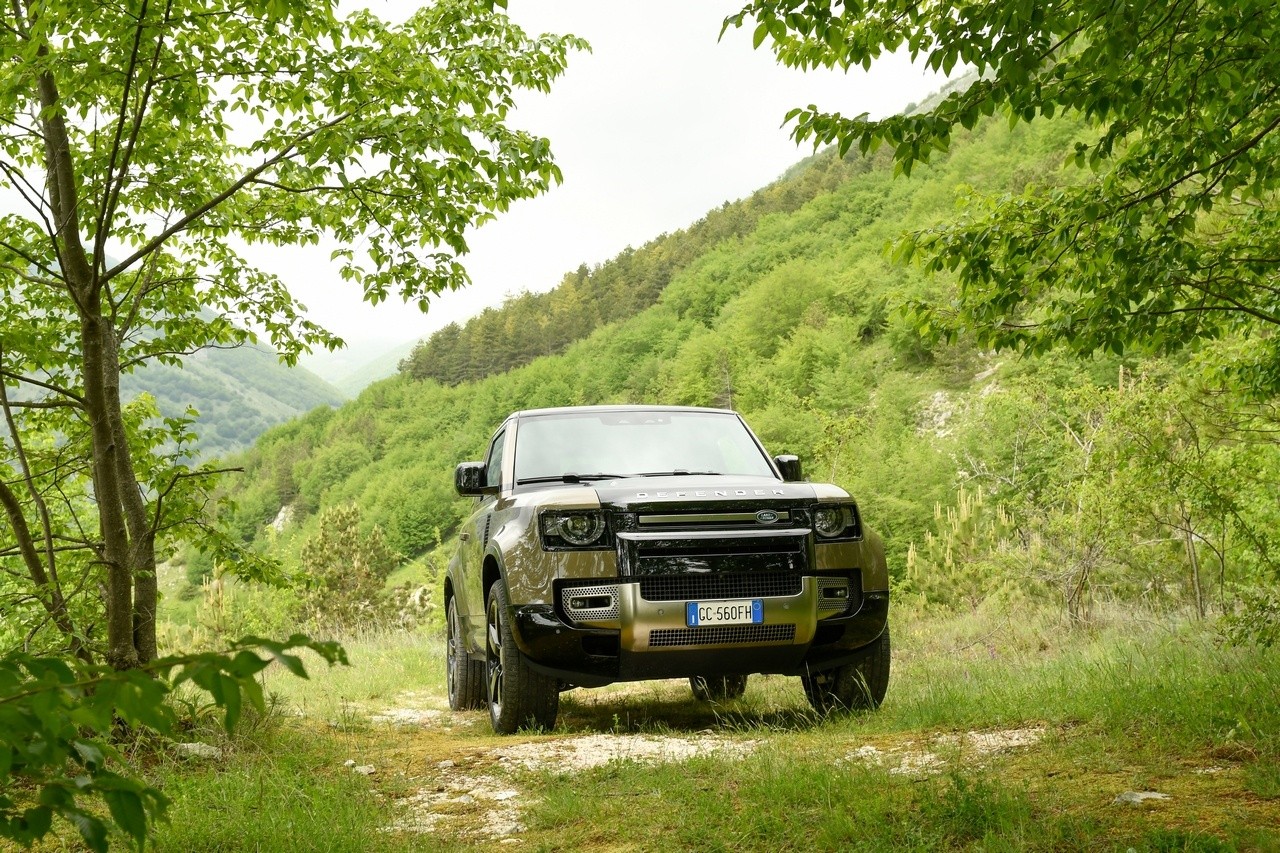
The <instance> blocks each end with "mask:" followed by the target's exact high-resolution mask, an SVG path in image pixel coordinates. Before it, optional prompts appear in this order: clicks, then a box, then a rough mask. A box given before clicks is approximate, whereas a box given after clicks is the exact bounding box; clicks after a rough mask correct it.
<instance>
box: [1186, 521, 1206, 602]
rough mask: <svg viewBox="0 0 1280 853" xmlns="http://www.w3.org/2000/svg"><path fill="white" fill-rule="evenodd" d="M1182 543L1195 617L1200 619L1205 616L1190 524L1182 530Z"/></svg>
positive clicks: (1198, 567) (1198, 562) (1198, 568)
mask: <svg viewBox="0 0 1280 853" xmlns="http://www.w3.org/2000/svg"><path fill="white" fill-rule="evenodd" d="M1182 537H1183V538H1182V541H1183V544H1184V545H1185V546H1186V549H1187V559H1188V560H1189V561H1190V562H1191V592H1192V594H1193V595H1194V596H1195V600H1196V615H1197V616H1199V617H1200V618H1201V619H1203V618H1204V615H1205V607H1204V590H1203V589H1202V588H1201V586H1200V558H1199V556H1198V555H1197V554H1196V542H1195V537H1194V536H1193V535H1192V533H1191V524H1190V523H1189V522H1188V523H1187V524H1185V525H1183V528H1182Z"/></svg>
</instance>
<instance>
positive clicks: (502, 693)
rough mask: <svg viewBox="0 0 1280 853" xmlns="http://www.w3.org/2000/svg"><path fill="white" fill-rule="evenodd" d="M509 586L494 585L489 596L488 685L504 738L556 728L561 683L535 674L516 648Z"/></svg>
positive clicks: (492, 709) (495, 721)
mask: <svg viewBox="0 0 1280 853" xmlns="http://www.w3.org/2000/svg"><path fill="white" fill-rule="evenodd" d="M507 607H508V600H507V587H506V585H505V584H504V583H503V582H502V579H501V578H499V579H498V580H496V581H494V582H493V586H491V587H489V594H488V595H487V596H486V597H485V686H486V695H487V697H488V701H489V721H490V722H491V723H493V730H494V731H495V732H497V733H498V734H500V735H509V734H512V733H513V732H516V731H518V730H519V729H522V728H528V729H553V728H555V725H556V714H557V713H559V711H560V683H559V682H558V681H557V680H556V679H554V678H550V677H548V676H545V675H543V674H541V673H539V672H536V671H534V669H533V667H531V666H529V664H528V662H527V661H526V660H525V659H524V656H523V655H521V654H520V650H519V649H518V648H517V647H516V639H515V635H514V634H513V633H512V632H511V624H510V622H509V621H508V619H507Z"/></svg>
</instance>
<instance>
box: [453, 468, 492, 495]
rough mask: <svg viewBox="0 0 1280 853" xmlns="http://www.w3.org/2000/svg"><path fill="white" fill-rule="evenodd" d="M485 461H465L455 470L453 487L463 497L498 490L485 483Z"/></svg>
mask: <svg viewBox="0 0 1280 853" xmlns="http://www.w3.org/2000/svg"><path fill="white" fill-rule="evenodd" d="M484 473H485V472H484V463H483V462H463V463H462V464H461V465H459V466H458V467H457V468H455V469H454V471H453V487H454V488H455V489H457V490H458V494H460V495H462V496H463V497H476V496H479V495H486V494H492V493H493V492H496V491H497V488H496V487H494V486H489V485H487V484H486V483H485V481H484V480H485V477H484Z"/></svg>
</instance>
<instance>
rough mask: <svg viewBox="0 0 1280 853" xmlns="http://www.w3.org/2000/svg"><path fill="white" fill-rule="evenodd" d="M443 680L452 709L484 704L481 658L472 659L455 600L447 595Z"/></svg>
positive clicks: (463, 708)
mask: <svg viewBox="0 0 1280 853" xmlns="http://www.w3.org/2000/svg"><path fill="white" fill-rule="evenodd" d="M445 650H446V653H447V654H448V660H447V661H446V663H445V681H446V683H447V684H448V687H449V707H450V708H452V709H453V710H455V711H474V710H477V709H479V708H483V707H484V699H485V696H484V662H483V661H478V660H472V659H471V656H470V655H468V654H467V645H466V642H465V641H464V640H463V639H462V618H461V617H460V616H459V615H458V600H457V599H456V598H454V597H452V596H450V597H449V607H448V609H447V610H446V616H445Z"/></svg>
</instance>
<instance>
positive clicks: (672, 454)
mask: <svg viewBox="0 0 1280 853" xmlns="http://www.w3.org/2000/svg"><path fill="white" fill-rule="evenodd" d="M695 471H696V472H702V473H711V474H731V475H747V476H753V477H775V476H776V475H775V474H774V473H773V469H772V468H771V467H770V465H769V460H768V459H767V458H766V457H765V455H764V453H763V452H762V451H761V449H760V446H759V445H758V444H756V441H755V439H754V438H753V437H752V435H751V432H750V431H749V430H748V429H747V427H746V425H745V424H743V423H742V421H741V420H740V419H739V418H738V417H737V416H736V415H733V414H729V413H719V412H669V411H652V412H646V411H625V412H616V411H615V412H573V413H569V414H555V415H539V416H535V417H529V418H524V419H522V420H521V421H520V433H519V437H518V440H517V444H516V463H515V475H516V480H517V482H519V481H522V480H525V479H528V478H538V477H557V476H560V475H561V474H566V473H568V474H613V475H620V476H627V475H635V474H660V473H672V472H695Z"/></svg>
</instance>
